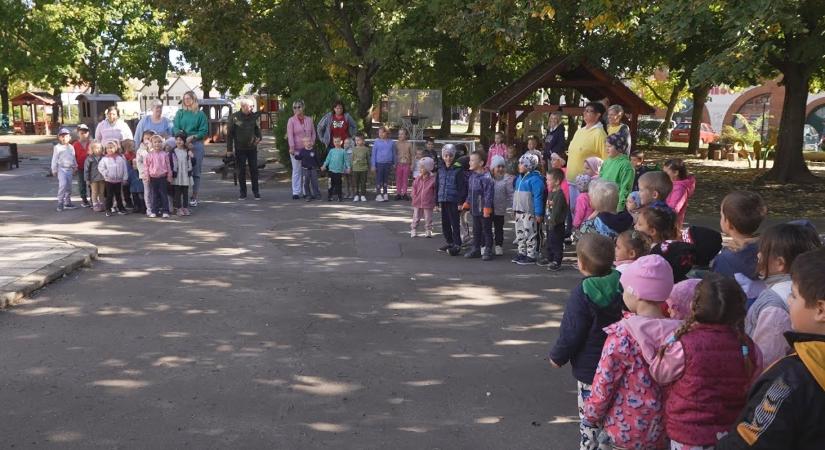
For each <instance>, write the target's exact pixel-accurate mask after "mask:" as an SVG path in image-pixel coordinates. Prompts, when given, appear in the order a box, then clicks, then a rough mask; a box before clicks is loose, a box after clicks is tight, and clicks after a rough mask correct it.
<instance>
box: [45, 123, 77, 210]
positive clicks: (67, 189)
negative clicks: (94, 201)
mask: <svg viewBox="0 0 825 450" xmlns="http://www.w3.org/2000/svg"><path fill="white" fill-rule="evenodd" d="M71 139H72V135H71V134H70V133H69V130H67V129H66V128H61V129H60V132H59V133H58V134H57V144H55V146H54V151H53V152H52V166H51V168H52V175H53V176H55V177H57V212H63V209H64V208H65V209H74V208H75V206H74V205H73V204H72V175H73V174H74V172H75V170H77V159H76V158H75V155H74V147H72V146H71V145H69V141H70V140H71Z"/></svg>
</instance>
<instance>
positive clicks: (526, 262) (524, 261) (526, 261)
mask: <svg viewBox="0 0 825 450" xmlns="http://www.w3.org/2000/svg"><path fill="white" fill-rule="evenodd" d="M535 263H536V258H531V257H529V256H522V257H521V259H520V260H518V261H516V264H518V265H520V266H531V265H533V264H535Z"/></svg>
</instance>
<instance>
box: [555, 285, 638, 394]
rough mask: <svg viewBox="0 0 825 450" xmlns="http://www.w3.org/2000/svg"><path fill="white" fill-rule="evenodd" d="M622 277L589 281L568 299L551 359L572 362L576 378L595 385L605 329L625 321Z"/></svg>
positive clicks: (605, 337) (563, 362) (564, 362)
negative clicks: (623, 319)
mask: <svg viewBox="0 0 825 450" xmlns="http://www.w3.org/2000/svg"><path fill="white" fill-rule="evenodd" d="M620 276H621V274H620V273H619V272H618V271H616V270H612V271H611V272H610V273H609V274H607V275H605V276H603V277H587V278H585V279H583V280H582V281H581V283H579V285H578V286H576V288H575V289H574V290H573V292H572V293H571V294H570V297H568V298H567V304H566V305H565V307H564V316H563V317H562V320H561V329H560V330H559V339H558V340H557V341H556V344H555V345H554V346H553V349H552V350H550V359H551V360H552V361H553V362H554V363H556V364H558V365H559V366H562V365H564V364H566V363H567V362H568V361H569V362H570V365H571V366H572V368H573V377H574V378H576V379H577V380H579V381H581V382H582V383H586V384H592V383H593V376H594V375H595V373H596V366H597V365H598V364H599V357H600V356H601V353H602V347H603V346H604V341H605V339H607V333H605V332H604V328H605V327H607V326H608V325H611V324H613V323H615V322H617V321H618V320H620V319H621V318H622V286H621V284H620V283H619V277H620Z"/></svg>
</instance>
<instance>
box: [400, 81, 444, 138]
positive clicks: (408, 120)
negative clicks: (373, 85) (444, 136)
mask: <svg viewBox="0 0 825 450" xmlns="http://www.w3.org/2000/svg"><path fill="white" fill-rule="evenodd" d="M387 97H388V102H387V103H388V104H387V107H388V111H387V113H388V114H387V122H388V123H389V124H390V125H393V126H398V127H400V128H403V129H405V130H406V131H407V134H408V135H409V138H410V140H413V141H416V140H421V139H424V130H425V129H427V128H429V127H430V126H432V124H435V123H438V124H440V123H441V91H440V90H434V89H391V90H390V91H389V94H388V96H387Z"/></svg>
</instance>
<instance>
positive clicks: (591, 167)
mask: <svg viewBox="0 0 825 450" xmlns="http://www.w3.org/2000/svg"><path fill="white" fill-rule="evenodd" d="M602 164H603V163H602V159H601V158H599V157H596V156H591V157H589V158H587V159H585V160H584V172H583V173H584V174H585V175H589V176H590V178H599V174H600V173H601V170H602Z"/></svg>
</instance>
